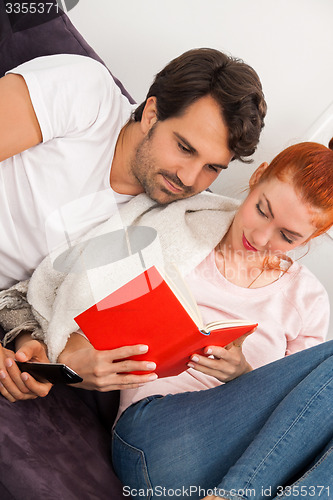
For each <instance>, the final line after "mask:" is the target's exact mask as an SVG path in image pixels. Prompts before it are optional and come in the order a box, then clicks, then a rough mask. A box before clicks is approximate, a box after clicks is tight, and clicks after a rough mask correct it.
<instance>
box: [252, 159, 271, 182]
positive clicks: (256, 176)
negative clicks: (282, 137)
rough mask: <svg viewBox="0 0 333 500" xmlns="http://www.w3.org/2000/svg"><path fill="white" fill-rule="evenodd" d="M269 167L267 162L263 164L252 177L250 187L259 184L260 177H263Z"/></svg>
mask: <svg viewBox="0 0 333 500" xmlns="http://www.w3.org/2000/svg"><path fill="white" fill-rule="evenodd" d="M267 167H268V163H267V162H266V161H265V162H264V163H262V164H261V165H260V167H258V168H257V169H256V170H255V171H254V172H253V174H252V175H251V178H250V182H249V184H250V187H253V186H255V185H256V184H258V182H259V180H260V177H261V176H262V174H263V173H264V172H265V170H266V169H267Z"/></svg>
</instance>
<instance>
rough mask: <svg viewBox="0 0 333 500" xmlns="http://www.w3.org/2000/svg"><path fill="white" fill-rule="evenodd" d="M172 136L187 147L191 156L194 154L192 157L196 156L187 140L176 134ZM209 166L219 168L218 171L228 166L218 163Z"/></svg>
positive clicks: (196, 152) (195, 151)
mask: <svg viewBox="0 0 333 500" xmlns="http://www.w3.org/2000/svg"><path fill="white" fill-rule="evenodd" d="M174 135H175V136H176V137H177V139H178V140H179V141H181V142H182V143H183V144H184V145H185V146H186V147H187V149H188V150H189V151H191V153H192V154H194V155H196V154H198V151H197V150H196V149H195V148H194V147H193V146H192V145H191V144H190V143H189V142H188V140H187V139H185V137H183V136H182V135H180V134H178V132H174ZM209 165H211V166H212V167H216V168H220V169H227V168H228V165H221V164H220V163H210V164H209Z"/></svg>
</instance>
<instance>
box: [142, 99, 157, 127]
mask: <svg viewBox="0 0 333 500" xmlns="http://www.w3.org/2000/svg"><path fill="white" fill-rule="evenodd" d="M156 122H157V105H156V97H154V96H152V97H148V99H147V101H146V104H145V107H144V108H143V111H142V117H141V131H142V133H143V134H144V135H146V134H147V133H148V132H149V130H150V129H151V128H152V126H153V125H154V124H155V123H156Z"/></svg>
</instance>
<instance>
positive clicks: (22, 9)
mask: <svg viewBox="0 0 333 500" xmlns="http://www.w3.org/2000/svg"><path fill="white" fill-rule="evenodd" d="M51 9H55V10H56V12H58V11H59V6H58V4H57V3H52V2H50V3H38V2H22V3H19V2H13V3H11V2H7V3H6V12H7V14H36V13H37V14H44V13H46V14H49V13H50V12H51Z"/></svg>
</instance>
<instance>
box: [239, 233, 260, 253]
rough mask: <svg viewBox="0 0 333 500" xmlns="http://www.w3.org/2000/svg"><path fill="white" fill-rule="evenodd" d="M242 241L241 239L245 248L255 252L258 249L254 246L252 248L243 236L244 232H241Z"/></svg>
mask: <svg viewBox="0 0 333 500" xmlns="http://www.w3.org/2000/svg"><path fill="white" fill-rule="evenodd" d="M242 241H243V245H244V248H245V249H246V250H250V251H251V252H257V251H258V250H257V249H256V248H254V247H253V246H252V245H251V243H249V242H248V241H247V239H246V238H245V236H244V234H243V238H242Z"/></svg>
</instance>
